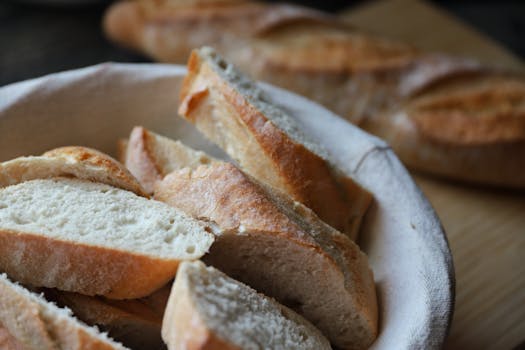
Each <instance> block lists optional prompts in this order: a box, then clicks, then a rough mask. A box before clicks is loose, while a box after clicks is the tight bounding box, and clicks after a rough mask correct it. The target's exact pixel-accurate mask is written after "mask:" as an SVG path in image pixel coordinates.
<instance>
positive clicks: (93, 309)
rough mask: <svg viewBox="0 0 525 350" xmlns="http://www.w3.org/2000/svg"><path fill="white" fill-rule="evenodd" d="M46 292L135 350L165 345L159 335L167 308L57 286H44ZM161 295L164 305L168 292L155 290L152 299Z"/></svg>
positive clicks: (54, 299) (53, 299)
mask: <svg viewBox="0 0 525 350" xmlns="http://www.w3.org/2000/svg"><path fill="white" fill-rule="evenodd" d="M43 292H44V294H45V297H46V299H48V300H52V301H54V302H56V303H57V304H58V305H59V306H61V307H67V308H69V309H71V310H72V311H73V314H74V315H75V316H76V317H77V318H78V319H80V320H82V321H83V322H85V323H86V324H88V325H92V326H95V325H96V326H97V327H98V328H99V329H101V330H103V331H105V332H108V334H109V335H110V336H111V337H112V338H113V339H115V340H117V341H119V342H121V343H122V344H124V345H126V346H128V347H130V348H132V349H134V350H156V349H163V348H164V347H165V346H164V342H163V341H162V338H161V336H160V331H161V325H162V317H163V315H164V309H162V311H161V312H159V310H157V309H156V308H153V307H151V306H150V305H149V304H148V303H147V302H145V300H143V299H131V300H111V299H106V298H103V297H91V296H86V295H82V294H78V293H70V292H61V291H58V290H56V289H45V290H43ZM159 296H160V297H161V298H162V299H163V300H160V302H162V303H163V304H164V308H165V306H166V303H167V302H168V295H166V296H164V294H163V293H162V294H158V293H157V292H156V293H154V295H153V296H151V297H150V298H159Z"/></svg>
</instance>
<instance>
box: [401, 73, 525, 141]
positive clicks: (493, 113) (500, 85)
mask: <svg viewBox="0 0 525 350" xmlns="http://www.w3.org/2000/svg"><path fill="white" fill-rule="evenodd" d="M407 111H408V114H409V116H410V117H411V118H412V120H413V121H414V123H415V125H416V127H417V129H418V130H419V131H420V132H421V133H422V135H423V136H424V137H428V138H429V139H431V140H434V141H436V142H440V143H444V144H452V145H483V144H495V143H507V142H519V141H521V142H523V141H525V80H523V79H521V80H520V79H518V78H517V77H512V76H508V75H503V74H490V73H484V74H477V75H468V76H463V77H455V79H449V80H447V81H445V82H442V83H441V84H437V85H434V86H433V87H432V88H430V89H427V90H426V91H425V92H424V94H419V96H417V97H414V98H412V99H411V100H410V101H409V103H408V106H407Z"/></svg>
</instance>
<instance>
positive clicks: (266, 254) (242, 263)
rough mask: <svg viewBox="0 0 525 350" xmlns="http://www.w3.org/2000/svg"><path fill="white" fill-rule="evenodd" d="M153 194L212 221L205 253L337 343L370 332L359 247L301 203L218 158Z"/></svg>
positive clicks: (344, 344) (368, 288)
mask: <svg viewBox="0 0 525 350" xmlns="http://www.w3.org/2000/svg"><path fill="white" fill-rule="evenodd" d="M155 198H156V199H158V200H160V201H164V202H166V203H168V204H170V205H172V206H174V207H177V208H179V209H181V210H183V211H185V212H186V213H188V214H190V215H192V216H194V217H196V218H199V219H201V220H205V221H209V222H210V225H211V223H215V224H217V225H218V232H220V234H219V235H218V236H217V238H216V240H215V242H214V244H213V245H212V247H211V249H210V252H209V253H208V254H207V255H206V256H205V257H204V259H205V261H206V262H207V263H209V264H211V265H213V266H216V267H217V268H219V269H220V270H222V271H224V272H225V273H227V274H228V275H230V276H232V277H234V278H237V279H238V280H240V281H242V282H244V283H246V284H248V285H250V286H252V287H253V288H255V289H256V290H258V291H260V292H263V293H265V294H267V295H269V296H271V297H274V298H276V299H277V300H278V301H280V302H282V303H284V304H285V305H288V306H290V307H291V308H293V309H295V310H296V311H297V312H299V313H300V314H302V315H303V316H305V317H306V318H307V319H308V320H310V321H311V322H312V323H313V324H314V325H316V326H317V327H318V328H319V329H320V330H321V331H322V332H323V333H324V334H325V335H326V336H327V337H328V339H330V341H331V342H332V343H333V344H334V345H336V346H337V347H340V348H343V349H363V348H366V347H367V346H369V345H370V344H371V343H372V341H373V340H374V339H375V337H376V335H377V301H376V294H375V286H374V280H373V276H372V272H371V271H370V269H369V267H368V261H367V258H366V256H365V254H363V253H362V252H361V251H360V250H359V247H358V246H357V245H356V244H355V243H354V242H352V241H351V240H350V239H349V238H348V237H347V236H345V235H343V234H341V233H339V232H338V231H336V230H335V229H333V228H332V227H330V226H329V225H327V224H325V223H324V222H322V221H321V220H320V219H319V218H318V217H317V216H316V215H315V213H313V212H312V211H311V210H310V209H308V208H306V207H305V206H304V205H302V204H301V203H299V202H296V201H293V200H292V199H291V198H289V197H288V196H287V195H285V194H283V193H281V192H279V191H278V190H276V189H273V188H271V187H270V186H267V185H264V184H262V183H259V182H257V181H256V180H254V179H253V178H251V177H250V176H249V175H247V174H245V173H243V172H242V171H241V170H239V169H238V168H236V167H235V166H233V165H232V164H229V163H224V162H218V161H217V162H214V163H212V164H209V165H201V166H199V167H197V168H195V169H190V168H184V169H181V170H178V171H174V172H172V173H171V174H169V175H168V176H166V177H165V178H164V180H163V181H161V182H157V185H156V187H155Z"/></svg>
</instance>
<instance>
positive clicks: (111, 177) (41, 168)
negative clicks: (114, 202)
mask: <svg viewBox="0 0 525 350" xmlns="http://www.w3.org/2000/svg"><path fill="white" fill-rule="evenodd" d="M59 176H63V177H74V178H78V179H82V180H89V181H94V182H100V183H105V184H107V185H110V186H115V187H119V188H122V189H125V190H128V191H132V192H134V193H136V194H138V195H141V196H146V191H145V190H144V189H143V188H142V186H140V184H139V183H138V182H137V180H136V179H135V178H134V177H133V176H132V175H131V174H130V172H129V171H128V170H127V169H126V168H125V167H124V166H123V165H122V164H120V163H119V162H117V161H116V160H115V159H113V158H111V157H110V156H108V155H106V154H104V153H102V152H99V151H96V150H94V149H91V148H87V147H80V146H71V147H61V148H57V149H54V150H51V151H48V152H46V153H44V155H43V156H38V157H19V158H16V159H13V160H9V161H7V162H3V163H0V187H5V186H9V185H14V184H18V183H20V182H24V181H29V180H35V179H49V178H53V177H59Z"/></svg>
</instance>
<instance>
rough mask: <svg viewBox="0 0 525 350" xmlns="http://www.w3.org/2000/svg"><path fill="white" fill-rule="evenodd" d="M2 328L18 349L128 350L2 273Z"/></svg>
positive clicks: (0, 316)
mask: <svg viewBox="0 0 525 350" xmlns="http://www.w3.org/2000/svg"><path fill="white" fill-rule="evenodd" d="M0 325H2V326H3V327H4V331H3V334H4V335H5V336H6V337H7V338H8V339H9V340H8V341H7V344H9V345H8V346H11V347H12V348H13V349H17V350H19V349H23V350H57V349H63V350H90V349H92V350H124V349H126V348H125V347H124V346H122V345H121V344H119V343H117V342H115V341H113V340H112V339H110V338H109V337H107V336H106V334H104V333H100V332H99V331H98V330H97V329H96V328H91V327H88V326H86V325H85V324H83V323H82V322H80V321H78V320H77V319H76V318H74V317H73V316H72V315H71V312H70V311H69V310H67V309H61V308H59V307H57V306H56V305H55V304H52V303H50V302H48V301H46V300H45V299H44V298H42V297H41V296H39V295H37V294H35V293H32V292H30V291H28V290H27V289H25V288H24V287H22V286H20V285H18V284H15V283H13V282H11V281H10V280H9V279H8V277H7V276H6V275H5V274H0ZM0 344H2V343H1V342H0ZM2 349H4V347H2ZM8 349H9V348H8Z"/></svg>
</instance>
